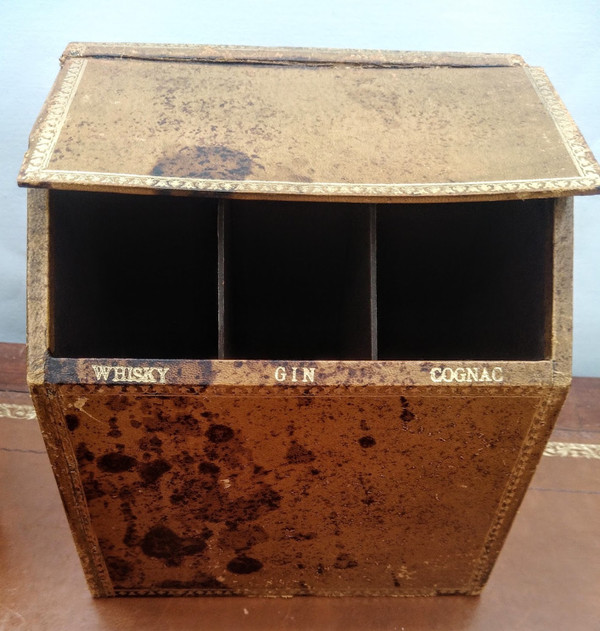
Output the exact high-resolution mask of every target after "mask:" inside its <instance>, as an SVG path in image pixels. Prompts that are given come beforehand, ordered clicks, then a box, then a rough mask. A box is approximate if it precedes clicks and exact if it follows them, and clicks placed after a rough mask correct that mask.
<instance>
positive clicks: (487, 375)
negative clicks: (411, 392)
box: [429, 366, 504, 383]
mask: <svg viewBox="0 0 600 631" xmlns="http://www.w3.org/2000/svg"><path fill="white" fill-rule="evenodd" d="M429 375H430V376H431V381H433V382H434V383H442V382H444V383H452V382H453V381H456V382H458V383H463V382H464V383H473V382H475V383H480V382H485V381H488V382H490V383H493V382H495V383H502V382H503V381H504V375H503V374H502V368H501V367H500V366H496V367H495V368H490V369H488V368H480V367H476V368H469V367H464V368H463V367H461V366H459V367H458V368H448V367H446V368H443V367H441V366H438V367H437V368H432V369H431V371H430V373H429Z"/></svg>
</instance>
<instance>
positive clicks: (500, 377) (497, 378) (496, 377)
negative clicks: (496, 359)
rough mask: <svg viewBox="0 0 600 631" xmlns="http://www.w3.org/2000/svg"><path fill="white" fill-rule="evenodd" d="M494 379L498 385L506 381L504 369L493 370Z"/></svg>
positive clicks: (498, 367)
mask: <svg viewBox="0 0 600 631" xmlns="http://www.w3.org/2000/svg"><path fill="white" fill-rule="evenodd" d="M492 379H493V380H494V381H496V382H498V383H501V382H502V381H504V375H503V374H502V368H500V366H497V367H496V368H494V369H493V370H492Z"/></svg>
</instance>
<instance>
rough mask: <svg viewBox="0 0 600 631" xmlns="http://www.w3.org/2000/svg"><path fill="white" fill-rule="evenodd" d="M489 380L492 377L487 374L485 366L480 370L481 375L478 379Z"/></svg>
mask: <svg viewBox="0 0 600 631" xmlns="http://www.w3.org/2000/svg"><path fill="white" fill-rule="evenodd" d="M491 380H492V379H491V377H490V375H489V373H488V371H487V368H484V369H483V370H482V371H481V376H480V377H479V381H491Z"/></svg>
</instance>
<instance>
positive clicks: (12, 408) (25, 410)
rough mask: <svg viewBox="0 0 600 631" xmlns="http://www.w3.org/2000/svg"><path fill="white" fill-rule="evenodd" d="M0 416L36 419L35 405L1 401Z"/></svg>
mask: <svg viewBox="0 0 600 631" xmlns="http://www.w3.org/2000/svg"><path fill="white" fill-rule="evenodd" d="M0 418H15V419H25V420H28V421H29V420H33V419H35V410H34V409H33V405H18V404H16V403H0Z"/></svg>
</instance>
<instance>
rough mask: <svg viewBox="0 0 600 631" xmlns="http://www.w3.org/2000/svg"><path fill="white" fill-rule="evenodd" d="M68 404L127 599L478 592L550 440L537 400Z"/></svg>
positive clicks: (123, 400) (101, 398)
mask: <svg viewBox="0 0 600 631" xmlns="http://www.w3.org/2000/svg"><path fill="white" fill-rule="evenodd" d="M59 390H60V400H61V401H60V406H61V408H62V409H63V411H64V414H65V418H66V426H67V427H68V428H69V430H68V435H69V438H68V441H69V443H70V444H69V446H68V451H69V452H74V453H75V455H76V458H77V463H78V467H79V475H80V478H81V482H82V484H83V488H84V492H85V497H86V501H87V505H88V506H89V511H90V512H89V519H90V520H91V523H92V525H93V529H94V531H95V532H96V533H97V536H98V543H99V546H100V551H101V553H102V555H103V557H104V560H105V562H106V565H107V569H108V573H109V575H110V577H111V579H112V582H113V583H114V585H115V593H117V594H242V595H307V594H316V595H359V594H364V595H433V594H441V593H473V592H474V591H477V589H478V587H477V580H480V578H481V577H480V576H479V575H478V574H477V573H478V571H479V568H480V567H481V564H482V563H485V562H487V557H486V558H485V559H484V560H483V561H482V558H481V555H482V550H484V548H485V545H486V540H487V538H488V536H489V534H488V533H489V532H490V531H491V530H493V529H494V525H495V524H496V521H497V516H496V513H497V511H498V507H501V508H502V510H504V504H503V502H504V501H505V499H504V498H505V493H506V490H505V489H506V480H507V479H509V478H511V477H514V476H515V475H516V474H515V471H516V470H518V469H519V467H521V460H522V451H521V448H522V445H523V443H524V442H525V443H526V444H529V442H531V441H534V442H535V441H536V440H537V434H536V435H532V434H530V432H531V427H532V426H533V425H536V424H537V425H543V426H546V425H545V420H544V419H542V418H541V416H542V414H543V411H542V409H541V406H540V392H541V391H540V389H538V388H529V389H528V390H527V391H526V392H522V391H519V394H520V395H521V396H518V397H516V396H511V392H510V389H508V388H506V389H505V390H504V391H503V393H501V394H498V391H496V394H495V396H486V393H485V392H482V391H478V392H477V393H475V392H474V391H473V390H470V391H469V393H468V395H467V393H466V391H463V393H464V396H441V395H440V394H438V393H435V394H433V395H432V394H431V393H429V396H423V394H422V391H420V390H419V389H412V390H410V391H409V390H401V389H398V390H397V391H396V393H395V395H394V396H390V395H387V396H370V397H365V396H346V397H343V396H341V397H335V396H327V393H326V392H325V393H322V394H321V396H318V397H315V396H297V395H296V394H297V391H296V393H294V395H293V396H290V394H289V391H288V394H284V391H282V396H271V397H257V396H215V395H214V394H209V392H210V390H209V391H207V393H205V394H199V395H195V396H190V395H187V396H186V395H183V396H172V395H171V396H169V394H168V393H167V391H164V393H163V394H162V395H158V394H156V395H154V396H147V395H143V394H138V395H137V396H136V395H133V394H124V393H123V391H122V388H121V387H119V386H117V387H107V386H104V387H102V388H101V389H100V390H99V389H97V388H95V387H85V386H63V387H60V386H59ZM488 394H489V393H488ZM546 394H547V391H542V397H545V396H546ZM523 395H524V396H523ZM537 425H536V427H537ZM528 441H529V442H528ZM536 445H537V446H536V447H535V453H536V454H539V452H540V451H541V449H542V445H541V444H539V445H538V444H537V443H536ZM528 449H530V450H532V449H533V448H532V447H528ZM519 479H523V477H522V476H521V477H520V478H519ZM524 490H525V487H524V486H523V485H517V488H516V489H515V490H514V492H513V493H512V495H511V497H510V500H509V502H513V503H514V502H517V501H518V500H520V496H521V495H522V493H523V492H524ZM80 506H81V507H82V508H83V510H85V508H84V507H85V501H84V500H83V499H81V500H80ZM504 534H505V531H500V530H498V531H497V532H496V539H495V540H494V545H496V544H497V545H498V546H499V545H500V543H501V540H500V535H502V536H503V535H504ZM486 553H487V550H486ZM488 556H489V553H488ZM474 576H477V580H474V579H473V577H474Z"/></svg>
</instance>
